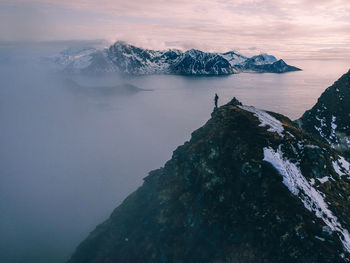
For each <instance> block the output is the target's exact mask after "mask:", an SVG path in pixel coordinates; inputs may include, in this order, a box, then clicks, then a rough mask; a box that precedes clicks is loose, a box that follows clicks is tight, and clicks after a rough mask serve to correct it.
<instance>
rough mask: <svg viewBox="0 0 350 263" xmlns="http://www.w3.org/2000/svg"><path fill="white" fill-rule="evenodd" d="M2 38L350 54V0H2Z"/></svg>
mask: <svg viewBox="0 0 350 263" xmlns="http://www.w3.org/2000/svg"><path fill="white" fill-rule="evenodd" d="M0 21H1V23H0V41H42V40H45V41H46V40H50V41H54V40H72V39H74V40H91V39H106V40H108V41H109V42H112V41H115V40H124V41H127V42H130V43H131V44H135V45H138V46H141V47H147V48H154V49H166V48H180V49H189V48H198V49H202V50H206V51H227V50H236V51H239V52H241V53H243V54H246V55H249V54H252V53H254V54H255V53H260V52H269V53H272V54H274V55H277V56H279V57H287V58H292V57H315V56H316V57H347V58H349V57H350V0H232V1H226V0H192V1H190V0H98V1H97V0H95V1H93V0H0Z"/></svg>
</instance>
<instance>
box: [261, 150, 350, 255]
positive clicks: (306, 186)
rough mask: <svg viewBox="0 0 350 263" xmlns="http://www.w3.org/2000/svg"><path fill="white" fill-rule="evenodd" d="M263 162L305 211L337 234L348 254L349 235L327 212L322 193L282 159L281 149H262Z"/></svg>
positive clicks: (294, 167)
mask: <svg viewBox="0 0 350 263" xmlns="http://www.w3.org/2000/svg"><path fill="white" fill-rule="evenodd" d="M263 150H264V161H266V162H268V163H270V164H272V166H273V167H274V168H275V169H276V170H277V171H278V172H279V173H280V174H281V175H282V177H283V184H284V185H285V186H286V187H287V188H288V189H289V191H290V192H291V193H292V194H293V195H296V196H298V197H299V198H300V200H301V201H302V202H303V204H304V206H305V208H306V209H308V210H309V211H311V212H314V213H315V215H316V216H317V217H318V218H321V219H322V220H323V222H324V223H325V224H326V225H327V226H328V227H329V228H330V229H331V230H332V231H335V232H337V233H338V235H339V237H340V241H341V242H342V243H343V246H344V248H345V249H346V250H347V251H348V252H350V234H349V232H348V230H347V229H345V228H343V227H342V225H341V224H340V222H339V221H338V218H337V217H336V216H334V215H333V213H332V211H330V210H329V208H328V205H327V203H326V202H325V200H324V198H323V193H321V192H319V191H317V190H316V189H315V188H314V187H312V185H310V183H309V182H308V181H307V180H306V178H305V177H304V176H303V175H302V173H301V171H300V169H299V168H298V167H297V166H296V164H294V163H292V162H291V161H289V160H288V159H286V158H284V157H283V152H282V151H281V147H279V148H278V150H277V151H275V150H274V149H272V148H271V147H265V148H264V149H263Z"/></svg>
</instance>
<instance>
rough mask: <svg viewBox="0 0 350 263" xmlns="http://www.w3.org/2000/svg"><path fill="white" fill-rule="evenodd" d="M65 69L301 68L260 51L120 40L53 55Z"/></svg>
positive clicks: (193, 71) (200, 71)
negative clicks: (162, 47) (156, 46)
mask: <svg viewBox="0 0 350 263" xmlns="http://www.w3.org/2000/svg"><path fill="white" fill-rule="evenodd" d="M54 61H55V63H57V64H58V65H59V66H60V67H61V69H62V70H64V71H65V72H71V73H105V72H118V73H122V74H130V75H147V74H179V75H229V74H234V73H237V72H240V71H256V72H274V73H283V72H287V71H294V70H299V69H298V68H295V67H292V66H289V65H287V64H285V63H284V61H283V60H279V61H277V59H276V58H275V57H274V56H270V55H267V54H261V55H258V56H254V57H252V58H247V57H244V56H242V55H240V54H237V53H235V52H233V51H230V52H226V53H207V52H202V51H200V50H194V49H192V50H188V51H186V52H182V51H180V50H176V49H175V50H166V51H156V50H149V49H143V48H139V47H135V46H132V45H129V44H126V43H124V42H121V41H117V42H116V43H114V44H113V45H111V46H110V47H109V48H106V49H103V50H96V49H94V48H84V49H82V50H66V51H63V52H61V53H60V54H59V55H58V56H56V57H55V58H54Z"/></svg>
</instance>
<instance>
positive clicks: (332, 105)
mask: <svg viewBox="0 0 350 263" xmlns="http://www.w3.org/2000/svg"><path fill="white" fill-rule="evenodd" d="M297 123H298V124H299V125H300V126H301V127H302V129H304V130H305V131H307V132H309V133H310V134H312V135H313V136H315V137H316V138H318V139H320V140H321V141H323V142H325V143H328V144H330V145H331V146H332V147H333V148H335V149H337V150H338V151H340V152H341V153H342V154H344V155H345V156H346V157H347V158H350V70H349V71H348V72H347V73H346V74H344V75H343V76H342V77H341V78H340V79H339V80H337V81H336V82H335V83H334V84H333V85H332V86H330V87H329V88H327V89H326V90H325V92H323V94H322V95H321V97H320V98H319V99H318V101H317V103H316V104H315V106H314V107H313V108H312V109H310V110H308V111H306V112H305V113H304V114H303V116H302V117H301V118H300V119H299V120H298V121H297Z"/></svg>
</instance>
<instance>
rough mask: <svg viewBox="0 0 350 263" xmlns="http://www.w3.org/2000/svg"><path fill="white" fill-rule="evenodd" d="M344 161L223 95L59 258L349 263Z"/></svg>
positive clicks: (278, 120)
mask: <svg viewBox="0 0 350 263" xmlns="http://www.w3.org/2000/svg"><path fill="white" fill-rule="evenodd" d="M349 195H350V164H349V163H348V162H347V161H345V160H344V158H343V157H341V156H340V155H338V154H337V153H336V152H335V151H334V150H333V149H332V148H330V147H329V146H327V145H326V144H323V143H321V142H319V141H318V140H316V139H314V138H313V137H312V136H311V135H309V134H307V133H304V132H303V131H302V130H301V129H299V128H298V127H297V126H296V125H295V124H294V123H293V122H292V121H291V120H289V119H288V118H287V117H285V116H282V115H280V114H277V113H272V112H267V111H264V110H260V109H257V108H255V107H252V106H245V105H242V104H241V103H240V102H239V101H238V100H236V99H233V100H232V101H231V102H230V103H228V104H227V105H224V106H222V107H220V108H218V109H215V110H214V111H213V113H212V117H211V119H210V120H209V121H208V122H207V123H206V124H205V125H204V126H203V127H201V128H199V129H198V130H196V131H195V132H193V133H192V137H191V139H190V141H188V142H186V143H185V144H184V145H182V146H180V147H178V148H177V149H176V150H175V151H174V153H173V156H172V158H171V160H169V161H168V162H167V163H166V164H165V166H164V167H163V168H160V169H157V170H155V171H152V172H150V174H149V175H148V176H147V177H146V178H145V179H144V183H143V185H142V186H141V187H140V188H139V189H138V190H136V191H135V192H134V193H132V194H131V195H130V196H129V197H127V198H126V199H125V201H124V202H123V203H122V204H121V205H120V206H119V207H118V208H116V209H115V210H114V212H113V213H112V215H111V216H110V218H109V219H108V220H106V221H105V222H104V223H102V224H101V225H99V226H98V227H97V228H96V229H95V230H94V231H93V232H92V233H91V234H90V235H89V236H88V238H87V239H86V240H85V241H83V242H82V243H81V244H80V245H79V246H78V248H77V250H76V252H75V253H74V254H73V256H72V257H71V259H70V261H69V263H83V262H84V263H97V262H133V263H144V262H153V263H164V262H165V263H170V262H206V263H217V262H240V263H250V262H270V263H281V262H286V263H292V262H293V263H294V262H299V263H310V262H318V263H345V262H350V235H349V229H350V199H349V198H348V197H349Z"/></svg>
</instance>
